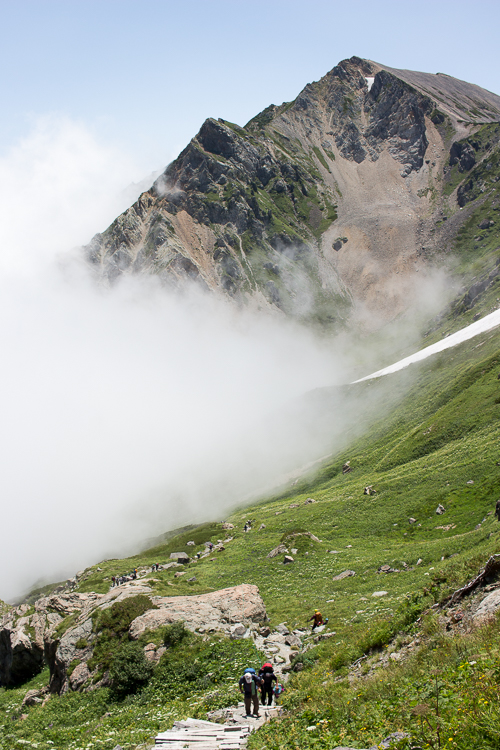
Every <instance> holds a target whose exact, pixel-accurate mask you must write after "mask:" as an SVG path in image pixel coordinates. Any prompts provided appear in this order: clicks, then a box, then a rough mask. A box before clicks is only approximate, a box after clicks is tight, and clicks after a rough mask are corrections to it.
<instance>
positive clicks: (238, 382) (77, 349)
mask: <svg viewBox="0 0 500 750" xmlns="http://www.w3.org/2000/svg"><path fill="white" fill-rule="evenodd" d="M53 145H54V144H53ZM58 146H59V144H57V142H56V143H55V147H56V148H58ZM91 151H92V149H91ZM52 156H53V152H52V146H51V147H50V148H47V149H46V151H45V153H41V152H40V151H38V153H37V154H36V158H37V159H38V160H39V161H40V160H41V159H43V157H45V158H46V159H47V160H48V161H50V160H51V159H52ZM108 156H109V158H110V159H111V158H112V155H108ZM8 166H9V165H8V164H6V163H5V162H4V164H3V167H4V170H7V169H8ZM61 169H62V165H61ZM107 169H108V165H107V164H106V165H105V168H104V170H102V172H101V171H99V170H97V173H96V174H95V175H94V179H95V180H96V181H99V180H101V181H102V180H103V178H104V176H105V174H106V173H107ZM32 174H33V172H31V171H30V169H29V164H28V165H27V168H26V170H25V182H26V189H27V191H28V192H30V193H31V194H32V196H33V200H35V199H36V196H37V194H38V193H37V190H36V189H35V187H34V186H33V185H31V184H30V182H29V180H30V175H32ZM59 177H60V179H61V180H63V179H64V177H65V176H64V174H61V175H60V176H59ZM85 180H86V183H87V184H89V176H88V175H85ZM56 182H57V183H59V180H58V181H56ZM78 187H79V186H78V185H75V192H76V195H75V200H76V197H77V196H79V197H80V202H79V210H85V211H86V213H87V221H90V220H91V214H92V211H93V210H95V206H94V205H93V203H92V201H90V199H89V200H87V201H83V202H82V200H81V192H80V191H79V189H78ZM5 198H6V200H5V202H4V204H3V205H4V215H3V219H2V226H3V228H4V232H6V236H7V234H8V236H9V237H10V238H11V240H10V243H9V247H8V253H4V256H3V258H2V260H3V262H4V271H3V274H2V277H1V279H0V347H1V352H2V368H1V370H0V403H1V413H2V429H1V431H0V449H1V452H2V457H3V461H2V500H3V502H2V523H3V527H4V529H8V530H9V533H6V534H5V535H4V540H3V544H2V548H1V553H0V564H1V565H2V569H3V570H8V571H9V574H8V576H3V577H2V579H1V581H0V597H2V598H5V599H11V598H12V597H16V596H19V595H20V594H21V593H22V592H23V591H24V590H26V588H28V587H29V586H31V585H32V584H33V583H34V582H35V581H41V580H43V581H46V580H60V579H62V578H65V577H67V576H70V575H72V574H74V572H75V571H76V570H78V569H80V568H81V567H84V566H85V565H87V564H90V563H91V562H93V561H95V560H97V559H102V558H103V557H106V556H114V555H119V554H124V553H125V552H127V551H129V550H130V549H131V548H133V547H134V545H138V544H140V543H141V541H142V540H143V539H145V538H147V537H150V536H152V535H155V534H157V533H158V532H163V531H165V530H167V529H169V528H172V527H175V526H176V525H179V524H183V523H187V522H190V521H193V520H196V521H199V520H201V519H203V518H214V517H217V516H223V515H224V513H225V511H226V510H227V509H228V508H230V507H232V506H234V504H235V503H237V502H238V501H241V500H242V499H243V498H244V497H246V496H248V495H249V494H251V493H253V492H257V491H259V490H261V489H264V488H267V487H268V486H270V485H272V484H274V483H275V482H276V480H277V479H279V478H281V477H283V476H284V475H285V474H287V473H289V472H292V471H294V470H296V469H297V468H300V467H302V466H304V465H306V464H307V463H308V462H309V461H313V460H315V459H317V458H318V457H320V456H322V455H323V454H324V453H325V452H328V451H329V450H331V449H332V446H335V445H336V444H337V441H338V439H339V435H341V434H342V433H343V432H344V431H345V430H346V429H349V428H350V427H352V426H353V425H354V424H356V429H358V428H359V427H360V426H361V424H363V421H362V419H361V417H360V416H359V413H358V418H357V419H356V420H354V419H353V413H347V412H346V411H345V408H344V409H343V408H342V404H343V405H344V407H345V399H344V398H343V397H342V398H341V399H340V401H339V400H338V399H337V396H336V395H334V394H335V391H333V392H332V391H330V392H329V391H323V392H316V394H313V395H312V396H310V397H307V398H306V399H305V400H302V401H301V400H300V397H301V396H302V394H305V393H307V392H310V391H313V390H314V389H318V388H323V387H326V386H332V385H333V384H336V383H337V384H340V383H342V382H346V380H348V377H347V376H346V372H347V370H350V369H351V368H350V367H349V366H348V362H349V361H350V358H351V357H352V356H353V355H352V353H351V352H350V351H349V347H350V344H347V343H346V342H348V339H342V338H340V339H338V340H335V339H334V338H333V337H327V338H325V337H317V336H315V335H314V334H312V333H311V332H310V331H308V330H307V329H306V328H305V327H302V326H300V325H298V324H297V323H296V322H293V321H290V320H287V319H286V318H285V317H284V316H282V315H277V314H270V313H269V310H268V309H265V310H264V311H260V312H259V311H258V310H256V309H255V308H254V307H241V308H237V307H235V306H234V304H232V303H231V302H230V301H228V300H225V299H221V298H219V297H217V296H216V295H215V296H214V295H210V294H207V293H206V292H202V291H200V289H199V288H198V287H190V286H188V287H186V288H185V289H184V290H183V291H175V290H170V291H167V290H166V289H165V288H164V287H163V286H161V284H160V282H159V281H158V279H155V278H154V277H129V278H126V279H123V280H122V281H121V283H119V284H118V285H116V286H114V287H113V288H111V289H105V288H103V287H102V286H99V285H96V283H95V280H94V279H93V278H92V277H91V276H90V275H89V273H88V270H87V267H86V266H85V265H84V264H83V263H82V262H81V258H80V256H79V255H78V253H73V254H70V253H67V254H65V255H64V256H61V254H60V252H59V250H60V247H61V244H62V243H63V242H64V243H68V244H72V243H71V242H68V237H70V236H71V228H72V223H73V212H74V209H73V207H72V206H71V204H70V203H69V202H68V213H67V214H65V213H64V210H61V207H60V206H59V204H58V189H55V190H54V191H53V192H52V194H51V193H50V191H45V193H44V194H43V195H42V196H41V197H40V200H41V201H42V204H41V206H39V207H38V209H37V210H38V211H39V213H38V216H39V219H38V232H39V237H40V238H41V240H40V245H39V246H38V247H37V245H36V236H35V235H34V234H32V233H31V232H29V233H27V234H26V235H25V234H23V233H22V232H19V231H16V225H17V222H18V216H17V214H16V212H15V211H9V210H8V207H9V201H8V199H7V196H5ZM113 200H114V194H113V191H112V190H111V188H110V201H111V208H112V205H114V204H113ZM35 208H36V207H35ZM104 209H105V206H102V205H100V206H99V211H98V212H96V213H97V214H98V215H101V213H102V211H103V210H104ZM57 211H59V221H58V223H57V224H56V225H54V224H53V223H52V216H53V213H54V212H57ZM44 215H46V216H47V222H46V223H45V224H44V222H43V216H44ZM58 231H59V232H60V234H58ZM77 239H78V234H77V235H76V237H75V240H77ZM42 240H43V242H42ZM51 247H52V248H53V249H54V250H53V251H52V250H51ZM27 259H28V260H29V262H24V261H26V260H27ZM18 261H22V262H18ZM62 261H63V262H62ZM364 356H365V357H366V353H365V355H364ZM368 361H370V357H368ZM378 361H379V359H377V363H378ZM318 393H321V394H322V395H321V396H318ZM297 399H299V400H298V401H297ZM318 399H319V401H318ZM318 404H319V405H318ZM320 415H321V419H320V418H319V417H320Z"/></svg>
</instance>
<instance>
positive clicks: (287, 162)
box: [86, 57, 500, 326]
mask: <svg viewBox="0 0 500 750" xmlns="http://www.w3.org/2000/svg"><path fill="white" fill-rule="evenodd" d="M368 79H369V81H368ZM499 121H500V97H498V96H496V95H495V94H492V93H490V92H488V91H485V90H483V89H480V88H479V87H478V86H474V85H472V84H468V83H465V82H463V81H458V80H457V79H454V78H451V77H450V76H445V75H441V74H437V75H431V74H427V73H418V72H413V71H406V70H396V69H393V68H389V67H387V66H384V65H380V64H378V63H375V62H372V61H369V60H362V59H360V58H357V57H352V58H351V59H349V60H343V61H342V62H340V63H339V64H338V65H337V66H335V67H334V68H333V69H332V70H331V71H330V72H329V73H327V74H326V75H325V76H324V77H323V78H322V79H321V80H320V81H318V82H316V83H313V84H308V85H307V86H306V87H305V88H304V89H303V91H302V92H301V93H300V94H299V96H298V97H297V98H296V99H295V101H293V102H291V103H287V104H283V105H281V106H280V107H276V106H274V105H271V106H270V107H268V108H267V109H266V110H264V111H263V112H261V113H260V114H259V115H257V116H256V117H255V118H253V119H252V120H251V121H250V122H249V123H247V125H246V126H245V127H244V128H241V127H239V126H236V125H233V124H231V123H227V122H225V121H223V120H218V121H217V120H214V119H208V120H206V122H205V123H204V124H203V125H202V127H201V129H200V131H199V133H198V135H197V136H196V137H195V138H193V139H192V141H191V142H190V143H189V144H188V146H187V147H186V148H185V149H184V151H182V153H181V154H180V155H179V157H178V158H177V159H176V160H175V161H174V162H173V163H172V164H170V166H169V167H168V168H167V169H166V170H165V172H164V174H163V175H161V177H160V178H158V180H157V181H156V183H155V184H154V186H153V187H152V188H151V189H150V190H149V191H147V192H145V193H143V194H142V195H141V197H140V198H139V200H138V201H137V202H136V203H135V204H134V205H133V206H132V207H131V208H129V209H128V210H127V211H126V212H125V213H123V214H122V215H121V216H119V217H118V218H117V219H116V221H115V222H113V224H112V225H111V226H110V227H109V228H108V229H107V230H106V231H105V232H104V233H103V234H98V235H96V236H95V237H94V239H93V240H92V242H91V243H90V245H89V246H88V247H87V248H86V252H87V257H88V258H89V259H90V261H91V262H92V263H93V264H94V266H95V268H96V269H98V271H99V272H100V273H101V274H102V275H103V276H104V277H105V278H107V279H109V280H110V281H112V280H113V279H115V278H116V277H118V276H120V275H121V274H123V273H143V272H148V273H154V274H157V275H159V276H160V277H161V279H162V280H163V281H164V282H165V283H167V284H174V285H178V284H179V283H183V282H184V281H186V280H195V281H196V282H198V283H199V284H201V285H202V286H203V287H205V288H208V289H210V290H212V291H217V292H219V293H221V294H223V295H225V296H228V297H230V298H234V299H238V300H245V299H250V298H253V300H254V301H256V302H257V303H258V304H259V305H261V306H268V307H270V308H273V307H274V308H279V309H280V310H281V311H282V312H284V313H286V314H288V315H293V316H296V317H298V318H300V319H306V320H307V319H308V318H309V317H311V316H315V319H316V320H318V319H319V320H320V321H321V322H323V324H324V325H339V324H340V323H341V321H342V320H345V319H346V318H348V317H349V315H351V316H356V317H357V319H358V320H364V322H365V325H372V326H373V325H377V321H378V323H379V324H380V323H383V322H384V321H385V320H387V319H391V318H393V317H395V316H397V315H398V314H400V313H401V312H402V311H404V310H405V309H406V308H407V306H408V305H409V304H411V302H412V300H414V299H415V298H414V293H413V290H414V286H415V279H416V278H417V277H416V276H415V274H417V273H418V272H420V275H422V272H423V271H425V269H426V263H427V262H426V252H427V251H426V252H423V250H422V246H423V245H425V246H426V247H429V246H430V247H431V248H432V246H436V247H439V242H440V238H439V232H436V231H435V224H436V218H437V217H438V216H440V209H441V205H440V202H439V200H436V197H438V196H439V194H440V193H441V191H442V186H443V181H442V178H443V174H445V172H446V169H449V168H453V167H454V166H455V165H458V169H459V171H460V172H461V173H464V177H467V175H468V174H469V172H470V170H472V171H473V172H474V170H476V172H475V173H474V174H473V175H472V177H471V179H470V180H468V179H465V181H464V183H463V184H462V185H460V186H459V189H458V193H457V200H458V203H459V204H460V205H461V206H463V205H465V204H466V203H467V202H468V201H470V200H473V199H475V197H477V195H479V194H480V193H481V190H484V185H485V179H486V178H485V177H484V176H483V172H481V170H480V169H479V168H480V166H481V164H483V161H484V157H485V155H486V151H487V150H488V149H487V146H488V147H489V146H491V143H490V142H488V143H487V144H485V143H482V142H481V139H478V138H477V137H476V136H475V135H474V132H475V129H477V127H478V126H479V125H481V124H484V123H491V122H499ZM464 123H469V124H464ZM471 129H472V134H471ZM447 160H449V162H448V163H449V166H448V165H447V164H446V162H447ZM483 171H484V170H483ZM431 197H433V200H432V201H431V200H430V198H431ZM373 313H376V315H377V317H375V316H374V315H373Z"/></svg>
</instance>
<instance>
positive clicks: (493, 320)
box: [354, 309, 500, 383]
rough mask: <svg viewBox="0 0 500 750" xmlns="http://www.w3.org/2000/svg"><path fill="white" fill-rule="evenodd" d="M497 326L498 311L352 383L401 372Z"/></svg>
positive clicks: (498, 321)
mask: <svg viewBox="0 0 500 750" xmlns="http://www.w3.org/2000/svg"><path fill="white" fill-rule="evenodd" d="M498 325H500V309H499V310H495V311H494V312H492V313H490V314H489V315H486V316H485V317H484V318H481V320H477V321H476V322H475V323H471V325H470V326H466V328H462V330H461V331H457V332H456V333H452V334H451V336H447V337H446V338H445V339H443V340H442V341H438V342H436V343H435V344H431V345H430V346H426V347H425V349H421V350H420V351H419V352H415V354H411V355H410V356H409V357H405V358H404V359H401V360H400V361H399V362H395V363H394V364H393V365H389V367H384V369H383V370H377V372H374V373H372V374H371V375H366V376H365V377H364V378H359V380H355V381H354V382H355V383H361V382H362V381H363V380H371V378H379V377H381V376H382V375H390V374H391V373H393V372H397V371H398V370H403V369H404V368H405V367H408V365H412V364H413V363H414V362H420V361H421V360H422V359H427V357H430V356H432V355H433V354H437V353H438V352H442V351H444V350H445V349H450V348H451V347H452V346H457V344H461V343H462V342H464V341H468V340H469V339H471V338H473V337H474V336H477V335H478V334H480V333H484V332H485V331H489V330H490V329H491V328H495V327H496V326H498Z"/></svg>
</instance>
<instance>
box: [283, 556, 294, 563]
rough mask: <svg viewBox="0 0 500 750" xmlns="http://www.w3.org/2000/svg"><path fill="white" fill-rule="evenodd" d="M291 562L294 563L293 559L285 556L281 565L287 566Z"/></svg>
mask: <svg viewBox="0 0 500 750" xmlns="http://www.w3.org/2000/svg"><path fill="white" fill-rule="evenodd" d="M293 562H295V560H294V559H293V557H291V555H285V557H284V559H283V565H289V564H290V563H293Z"/></svg>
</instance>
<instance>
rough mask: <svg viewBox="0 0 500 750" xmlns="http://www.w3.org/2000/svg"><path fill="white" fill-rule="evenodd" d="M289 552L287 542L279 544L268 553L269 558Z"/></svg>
mask: <svg viewBox="0 0 500 750" xmlns="http://www.w3.org/2000/svg"><path fill="white" fill-rule="evenodd" d="M287 553H288V547H287V546H286V544H278V546H277V547H275V548H274V549H272V550H271V552H269V554H268V555H267V557H268V558H270V559H272V558H273V557H278V555H286V554H287Z"/></svg>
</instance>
